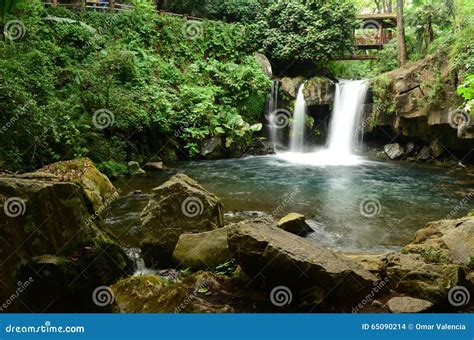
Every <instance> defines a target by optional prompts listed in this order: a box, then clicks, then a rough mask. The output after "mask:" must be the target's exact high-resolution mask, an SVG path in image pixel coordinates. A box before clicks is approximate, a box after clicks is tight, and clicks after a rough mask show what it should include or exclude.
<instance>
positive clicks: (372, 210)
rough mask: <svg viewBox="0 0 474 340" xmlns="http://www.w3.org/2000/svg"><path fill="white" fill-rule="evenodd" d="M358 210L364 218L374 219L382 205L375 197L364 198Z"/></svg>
mask: <svg viewBox="0 0 474 340" xmlns="http://www.w3.org/2000/svg"><path fill="white" fill-rule="evenodd" d="M359 210H360V213H361V214H362V216H364V217H369V218H370V217H375V216H377V215H379V214H380V212H381V211H382V205H381V204H380V201H379V200H378V199H376V198H375V197H366V198H364V199H363V200H362V201H361V202H360V204H359Z"/></svg>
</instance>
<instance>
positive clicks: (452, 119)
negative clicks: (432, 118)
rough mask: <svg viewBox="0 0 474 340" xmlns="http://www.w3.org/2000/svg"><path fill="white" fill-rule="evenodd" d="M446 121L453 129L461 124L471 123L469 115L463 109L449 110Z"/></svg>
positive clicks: (467, 124)
mask: <svg viewBox="0 0 474 340" xmlns="http://www.w3.org/2000/svg"><path fill="white" fill-rule="evenodd" d="M448 123H449V125H450V126H451V127H452V128H453V129H458V128H459V127H462V126H469V124H470V123H471V116H470V114H469V113H467V112H466V111H464V110H460V109H457V110H450V111H449V114H448Z"/></svg>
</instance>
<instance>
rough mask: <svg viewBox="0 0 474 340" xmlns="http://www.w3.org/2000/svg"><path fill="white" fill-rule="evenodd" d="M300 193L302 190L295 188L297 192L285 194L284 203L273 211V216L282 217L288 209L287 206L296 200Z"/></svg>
mask: <svg viewBox="0 0 474 340" xmlns="http://www.w3.org/2000/svg"><path fill="white" fill-rule="evenodd" d="M299 193H300V188H298V187H297V188H295V190H294V191H293V192H291V193H288V192H287V193H285V194H284V195H283V201H282V203H281V204H280V205H279V206H278V207H276V209H275V210H273V211H272V216H273V217H277V216H278V215H280V214H281V213H282V212H283V211H284V210H285V208H286V206H287V205H288V204H290V203H292V202H294V201H295V200H296V196H297V195H298V194H299Z"/></svg>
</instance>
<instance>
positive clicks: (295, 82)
mask: <svg viewBox="0 0 474 340" xmlns="http://www.w3.org/2000/svg"><path fill="white" fill-rule="evenodd" d="M304 80H305V79H304V77H296V78H289V77H284V78H282V79H281V87H282V89H283V91H284V92H285V93H286V94H287V95H289V96H290V97H293V98H296V95H297V94H298V89H299V87H300V86H301V84H303V82H304Z"/></svg>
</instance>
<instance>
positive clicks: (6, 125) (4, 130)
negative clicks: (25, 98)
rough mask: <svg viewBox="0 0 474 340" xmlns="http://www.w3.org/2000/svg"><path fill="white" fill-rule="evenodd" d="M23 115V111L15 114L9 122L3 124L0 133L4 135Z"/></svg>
mask: <svg viewBox="0 0 474 340" xmlns="http://www.w3.org/2000/svg"><path fill="white" fill-rule="evenodd" d="M21 115H22V113H17V114H16V115H14V116H13V117H11V118H10V120H9V121H8V122H6V123H5V125H3V126H2V127H1V128H0V135H3V134H4V133H5V132H7V131H8V129H10V128H11V127H12V126H13V124H15V122H16V121H17V120H18V119H20V116H21Z"/></svg>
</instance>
